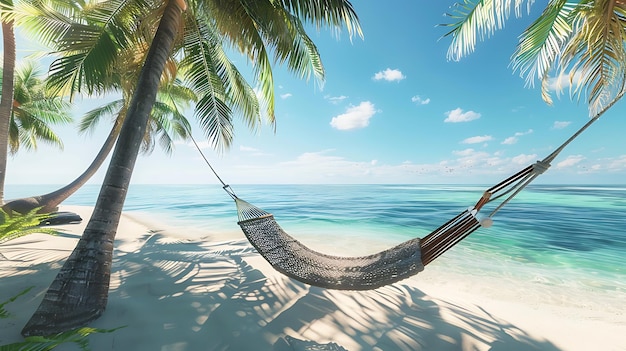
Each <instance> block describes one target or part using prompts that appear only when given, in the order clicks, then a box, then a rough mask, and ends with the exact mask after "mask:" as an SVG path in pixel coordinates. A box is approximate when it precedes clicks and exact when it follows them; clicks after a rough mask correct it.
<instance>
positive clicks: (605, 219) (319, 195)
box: [6, 184, 626, 308]
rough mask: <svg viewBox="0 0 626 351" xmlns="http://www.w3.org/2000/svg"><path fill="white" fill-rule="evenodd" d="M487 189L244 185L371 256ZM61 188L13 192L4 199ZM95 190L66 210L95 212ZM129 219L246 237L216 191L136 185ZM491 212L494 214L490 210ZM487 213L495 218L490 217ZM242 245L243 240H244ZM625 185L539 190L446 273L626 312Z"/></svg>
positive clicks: (262, 201) (315, 231)
mask: <svg viewBox="0 0 626 351" xmlns="http://www.w3.org/2000/svg"><path fill="white" fill-rule="evenodd" d="M486 188H487V187H481V186H453V185H449V186H448V185H446V186H441V185H237V186H233V189H234V190H235V191H236V193H237V195H238V196H239V197H240V198H242V199H245V200H247V201H248V202H250V203H252V204H255V205H256V206H258V207H261V208H263V209H265V210H267V211H269V212H272V213H273V214H274V216H275V217H276V219H277V220H278V222H279V223H280V224H281V226H282V227H283V228H284V229H285V230H286V231H287V232H288V233H290V234H291V235H292V236H294V237H296V238H297V239H299V240H301V241H303V242H305V243H306V244H307V245H310V246H313V247H314V248H319V251H330V252H327V253H329V254H347V255H352V254H355V255H358V254H365V253H372V252H374V251H378V250H380V249H384V248H386V247H389V246H391V245H395V244H397V243H400V242H402V241H404V240H407V239H409V238H412V237H415V236H418V237H423V236H425V235H427V234H428V233H429V232H430V231H432V230H434V229H436V228H437V227H438V226H439V225H441V224H443V223H445V222H446V221H447V220H448V219H450V218H452V217H453V216H454V215H456V214H458V213H459V212H461V211H462V210H464V209H465V208H467V207H468V206H470V205H473V204H474V203H475V202H476V201H477V200H478V198H480V196H481V194H482V192H483V190H485V189H486ZM56 189H57V186H51V185H48V186H44V185H36V186H32V185H28V186H27V185H18V186H15V185H13V186H12V185H8V186H7V187H6V198H7V199H10V198H15V197H22V196H27V195H39V194H44V193H46V192H49V191H52V190H56ZM98 191H99V186H96V185H87V186H85V187H83V188H82V189H81V190H80V191H79V192H77V193H76V194H74V195H73V196H72V197H71V198H69V199H68V200H67V201H66V202H65V203H64V204H66V205H85V206H93V205H94V204H95V200H96V196H97V194H98ZM124 209H125V211H126V212H127V213H129V214H133V213H135V214H138V215H148V216H150V217H151V218H155V219H158V220H159V221H161V222H167V223H168V224H172V225H174V226H180V227H181V228H196V229H199V230H200V231H202V230H206V231H207V232H212V233H215V232H232V233H238V232H239V229H238V227H237V225H236V221H237V215H236V210H235V206H234V203H233V201H232V200H231V199H230V197H229V196H228V195H227V194H226V193H225V192H224V191H223V190H222V189H221V187H220V186H218V185H211V184H207V185H132V186H131V188H130V191H129V193H128V196H127V199H126V203H125V208H124ZM489 209H490V208H488V207H487V208H486V210H489ZM485 214H487V213H485ZM241 238H242V239H243V238H244V236H243V234H242V235H241ZM625 257H626V186H598V185H589V186H580V185H577V186H567V185H563V186H556V185H535V186H531V187H529V188H527V189H525V190H524V191H523V192H522V193H520V194H519V195H518V196H517V197H516V198H515V199H514V200H513V201H512V202H510V203H508V204H507V205H506V206H505V207H504V208H503V209H502V210H501V211H500V212H498V214H497V215H496V216H495V217H494V225H493V227H491V228H480V229H479V230H477V231H476V232H474V233H473V234H472V235H471V236H469V237H468V238H466V239H465V240H464V241H463V242H461V243H460V244H458V245H457V246H456V247H455V248H453V249H452V250H451V251H449V252H447V253H446V254H444V255H443V256H442V257H440V258H438V259H437V261H435V263H433V265H435V264H436V265H437V267H438V269H440V270H442V269H445V270H447V271H453V272H456V273H457V274H461V275H468V274H471V275H474V276H475V275H485V276H489V277H507V279H509V280H512V281H515V282H522V283H523V282H532V283H533V284H534V287H536V286H537V285H536V284H540V285H541V286H542V287H546V288H552V289H555V291H558V290H559V289H563V288H566V289H573V290H575V291H577V292H578V293H580V294H581V295H580V296H581V298H583V296H585V295H588V294H606V296H607V297H612V298H615V299H616V300H615V301H621V302H620V303H621V306H622V308H624V307H626V304H625V303H624V301H626V262H625V261H626V260H625Z"/></svg>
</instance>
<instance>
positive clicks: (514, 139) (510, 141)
mask: <svg viewBox="0 0 626 351" xmlns="http://www.w3.org/2000/svg"><path fill="white" fill-rule="evenodd" d="M533 132H534V131H533V130H532V129H529V130H527V131H525V132H517V133H515V134H514V135H513V136H510V137H508V138H506V139H504V141H502V143H501V144H503V145H513V144H515V143H517V141H518V140H519V137H521V136H524V135H528V134H532V133H533Z"/></svg>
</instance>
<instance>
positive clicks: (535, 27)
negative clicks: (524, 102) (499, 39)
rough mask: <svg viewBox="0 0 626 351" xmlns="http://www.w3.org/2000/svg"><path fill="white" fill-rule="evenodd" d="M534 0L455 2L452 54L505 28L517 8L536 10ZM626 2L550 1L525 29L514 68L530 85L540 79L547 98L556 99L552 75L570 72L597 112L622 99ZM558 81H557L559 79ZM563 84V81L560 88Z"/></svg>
mask: <svg viewBox="0 0 626 351" xmlns="http://www.w3.org/2000/svg"><path fill="white" fill-rule="evenodd" d="M533 3H534V1H532V0H527V1H524V0H515V1H512V0H497V1H488V0H479V1H472V0H463V1H462V2H458V3H456V4H455V5H454V6H453V7H452V11H451V13H450V14H449V18H451V19H452V20H453V22H452V23H449V24H446V25H445V26H448V27H450V28H451V30H450V31H449V32H448V33H447V34H446V36H451V37H452V42H451V44H450V47H449V50H448V58H449V59H451V60H459V59H461V58H462V57H463V56H466V55H468V54H470V53H471V52H473V51H474V49H475V46H476V42H477V40H478V39H477V38H486V37H489V36H490V35H492V34H493V33H494V32H495V31H496V30H499V29H502V28H503V27H504V25H505V23H506V20H507V19H509V17H510V15H511V14H512V13H514V14H515V15H516V16H518V17H519V16H521V15H522V14H523V13H524V12H528V13H530V12H531V5H533ZM625 28H626V1H624V0H596V1H592V0H581V1H571V0H570V1H566V0H550V1H548V4H547V5H546V7H545V8H544V9H543V11H542V13H541V15H540V16H539V17H538V18H537V19H536V20H535V21H534V22H532V24H531V25H530V26H528V28H526V30H525V31H524V32H523V33H522V34H521V36H520V40H519V43H518V45H517V48H516V50H515V52H514V53H513V56H512V59H511V60H512V64H513V69H514V70H515V71H518V72H519V73H520V74H521V75H522V76H523V77H525V79H526V83H527V84H528V85H533V84H534V82H535V80H539V81H541V92H542V97H543V99H544V101H546V102H547V103H548V104H551V103H552V98H551V96H550V90H552V89H553V84H551V82H553V80H552V79H551V78H555V77H556V78H557V81H558V80H559V78H560V77H563V76H567V77H568V78H569V81H568V84H563V85H569V86H570V89H571V90H570V91H571V94H572V95H573V96H576V97H577V98H578V99H580V98H581V97H582V96H585V95H586V98H587V103H588V104H589V112H590V114H591V115H595V114H597V113H598V112H600V111H601V110H602V109H603V108H604V107H605V106H607V105H609V104H610V103H611V102H613V100H615V99H619V98H620V97H621V95H622V93H623V91H624V83H625V80H626V48H625V46H624V44H625V40H626V31H625ZM557 85H558V84H557ZM562 88H563V86H561V85H558V86H557V90H560V89H562Z"/></svg>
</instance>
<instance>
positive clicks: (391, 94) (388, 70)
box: [7, 0, 626, 184]
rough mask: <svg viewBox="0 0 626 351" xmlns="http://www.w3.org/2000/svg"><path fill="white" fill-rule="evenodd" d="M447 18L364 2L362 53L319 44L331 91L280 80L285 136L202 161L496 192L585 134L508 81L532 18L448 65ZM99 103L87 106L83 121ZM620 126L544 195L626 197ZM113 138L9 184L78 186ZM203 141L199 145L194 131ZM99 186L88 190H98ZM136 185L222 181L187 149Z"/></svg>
mask: <svg viewBox="0 0 626 351" xmlns="http://www.w3.org/2000/svg"><path fill="white" fill-rule="evenodd" d="M451 4H452V1H426V0H421V1H409V0H403V1H400V0H393V1H384V2H382V1H381V2H369V1H368V2H365V1H363V2H361V1H358V2H357V1H355V2H354V6H355V8H356V11H357V14H358V15H359V17H360V19H361V26H362V28H363V32H364V38H363V39H361V38H358V37H357V38H352V40H350V38H349V37H348V35H347V33H346V32H345V31H344V32H343V33H341V34H340V36H339V37H337V36H334V35H333V34H332V33H331V32H330V31H328V30H322V31H320V32H319V33H318V32H315V31H311V32H310V35H311V37H312V38H313V39H314V41H315V43H316V44H317V46H318V49H319V50H320V52H321V56H322V60H323V63H324V66H325V68H326V81H325V82H324V84H323V86H320V85H319V84H317V83H316V82H315V81H308V82H306V81H302V80H300V79H298V78H297V77H295V76H294V75H293V74H291V73H289V72H287V71H286V70H285V69H284V68H282V67H276V68H275V71H274V73H275V83H276V87H277V88H276V119H277V123H276V132H274V130H273V128H272V127H271V126H269V125H266V126H264V127H263V128H261V129H260V130H259V131H257V132H251V131H249V130H248V129H247V128H246V126H245V125H242V124H239V123H237V125H236V129H235V140H234V143H233V146H232V148H231V149H230V150H228V151H227V152H225V153H223V154H218V153H216V152H215V151H213V150H211V149H208V148H206V149H205V153H206V155H207V157H208V158H209V159H210V160H211V161H212V163H213V166H214V167H215V168H216V170H217V171H218V172H219V173H220V175H221V176H222V178H223V179H224V180H225V181H226V182H229V183H231V184H238V183H239V184H241V183H331V184H337V183H423V184H433V183H446V184H492V183H497V182H499V181H500V180H502V179H504V178H506V177H508V176H509V175H511V174H513V173H515V172H516V171H517V170H519V169H522V168H524V167H525V166H527V165H528V164H530V163H532V162H534V161H536V160H538V159H541V158H543V157H545V156H546V155H548V154H549V153H550V152H551V151H552V150H553V149H554V148H555V147H557V146H558V145H559V144H560V143H561V142H563V141H564V140H565V139H567V138H568V137H569V135H571V134H572V133H573V132H575V130H576V129H577V128H578V127H580V126H582V125H583V124H584V123H585V122H586V121H587V120H588V118H589V117H588V116H589V113H588V110H587V106H586V103H585V101H586V100H585V98H584V97H583V98H582V99H581V100H580V102H578V101H576V100H572V99H570V97H569V95H568V92H567V91H566V92H565V94H561V96H560V97H557V94H554V95H553V96H554V104H553V106H548V105H546V104H545V103H544V102H543V100H542V99H541V94H540V90H539V87H538V86H536V87H534V88H533V87H527V86H525V80H524V79H523V78H521V77H520V76H519V74H518V73H515V72H513V71H512V69H511V67H510V65H509V64H510V57H511V55H512V53H513V52H514V49H515V44H516V42H517V37H518V35H519V34H520V33H521V32H522V30H523V28H525V27H526V26H527V25H528V23H529V21H530V20H531V19H532V18H534V17H533V16H532V15H531V16H528V15H524V16H523V17H522V18H521V19H515V18H512V19H511V20H510V21H509V22H508V23H507V27H506V28H505V29H504V30H502V31H498V32H496V34H495V35H494V36H493V37H492V38H490V39H489V40H487V41H484V42H480V43H479V44H478V46H477V50H476V52H475V53H473V54H471V55H469V56H467V57H466V58H464V59H462V60H461V61H460V62H453V61H448V60H447V59H446V52H447V49H448V45H449V43H450V39H449V38H442V36H443V34H445V32H446V28H445V27H441V26H438V25H439V24H442V23H445V22H448V21H449V19H448V18H446V17H444V16H443V14H444V13H445V12H447V11H448V6H450V5H451ZM540 6H541V4H535V7H534V12H538V11H540V10H541V7H540ZM17 47H18V51H19V53H18V55H19V56H24V55H26V54H28V53H29V52H30V50H31V49H32V45H31V44H29V43H28V42H27V41H26V40H24V39H23V38H22V37H18V43H17ZM236 61H237V63H238V64H239V67H240V69H242V71H247V70H248V67H247V65H246V63H245V61H243V60H241V59H238V60H236ZM103 99H106V97H103V98H100V99H93V98H92V99H82V100H81V99H78V100H77V106H76V107H75V110H74V116H75V118H76V120H78V119H79V118H80V116H81V114H82V113H83V112H84V111H87V110H89V109H91V108H94V107H96V106H98V105H99V104H100V103H101V102H102V101H103ZM625 112H626V106H625V105H624V102H620V103H618V104H616V105H615V106H614V107H613V108H612V109H611V110H610V111H609V112H607V113H606V114H605V115H604V116H603V117H602V118H601V119H600V121H598V122H596V124H595V125H594V126H592V127H591V129H589V130H588V131H587V132H585V133H584V134H583V135H581V136H580V137H579V139H577V140H576V141H575V142H574V143H573V144H572V145H571V146H570V147H568V148H567V149H566V150H565V151H564V152H563V153H562V154H561V156H559V157H558V158H557V159H556V160H555V162H553V165H552V168H551V169H550V170H549V171H548V172H547V173H545V174H544V175H542V176H541V177H540V178H539V179H538V180H537V182H538V183H567V184H573V183H577V184H598V183H613V184H617V183H619V184H622V183H624V179H625V178H624V177H625V175H626V142H625V141H624V132H626V119H625V118H624V115H625ZM189 117H190V119H193V117H192V112H191V111H190V113H189ZM194 123H195V122H194ZM196 125H197V124H196ZM109 127H110V126H108V125H102V126H100V128H99V130H98V131H96V132H95V133H94V134H92V135H78V134H77V132H76V127H75V126H67V127H58V128H55V130H56V131H57V132H58V134H59V135H60V136H61V137H62V139H63V141H64V144H65V148H64V150H63V151H59V150H57V149H54V148H51V147H48V146H46V145H43V144H42V145H40V147H39V149H38V151H36V152H28V151H22V152H20V153H19V154H18V155H16V156H15V157H12V158H10V159H9V164H8V168H7V184H33V183H37V184H66V183H69V182H70V181H71V180H73V179H74V178H75V177H76V176H78V175H79V174H80V173H81V172H82V171H83V170H84V169H85V168H86V167H87V166H88V164H89V163H90V161H91V160H92V158H93V157H94V156H95V155H96V153H97V151H98V149H99V147H100V145H101V144H102V142H103V141H104V139H105V137H106V133H107V132H108V130H109ZM194 136H195V138H196V139H197V140H204V139H203V137H202V133H201V132H200V130H199V128H197V129H196V132H195V134H194ZM203 144H206V143H203ZM107 164H108V163H107ZM104 173H105V170H104V169H103V170H101V171H100V172H99V173H98V174H97V175H96V176H94V178H93V179H92V180H91V181H90V183H100V182H101V181H102V178H103V177H104ZM132 182H133V183H136V184H142V183H153V184H176V183H192V184H195V183H215V182H216V180H215V178H214V177H213V175H212V174H211V173H210V170H209V169H208V167H207V166H206V165H205V163H204V161H203V160H202V159H201V157H200V155H199V154H198V152H197V151H196V150H195V149H194V148H193V147H191V145H188V144H183V143H180V144H178V145H177V147H176V149H175V151H174V154H173V155H172V156H168V155H166V154H164V153H163V152H162V151H160V150H158V149H157V150H155V152H154V153H153V154H152V155H150V156H140V157H139V159H138V162H137V164H136V167H135V172H134V174H133V179H132Z"/></svg>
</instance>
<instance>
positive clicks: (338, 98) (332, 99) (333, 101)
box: [324, 95, 348, 105]
mask: <svg viewBox="0 0 626 351" xmlns="http://www.w3.org/2000/svg"><path fill="white" fill-rule="evenodd" d="M347 98H348V97H347V96H345V95H340V96H330V95H326V96H324V99H326V100H328V101H330V103H331V104H335V105H337V104H338V103H340V102H342V101H343V100H345V99H347Z"/></svg>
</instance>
